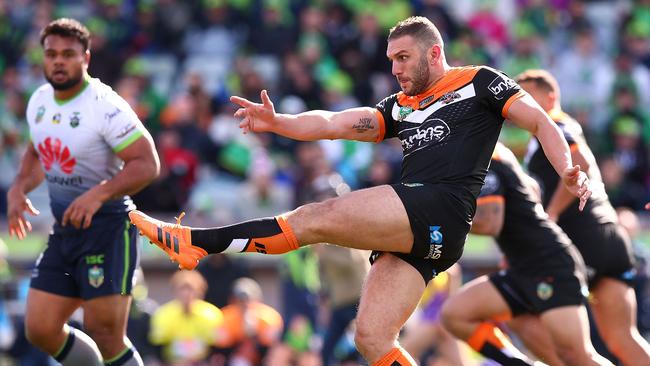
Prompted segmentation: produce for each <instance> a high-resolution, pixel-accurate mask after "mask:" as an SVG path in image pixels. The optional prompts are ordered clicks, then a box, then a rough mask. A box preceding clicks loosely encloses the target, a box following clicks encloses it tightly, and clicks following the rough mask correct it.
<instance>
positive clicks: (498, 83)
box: [488, 75, 517, 100]
mask: <svg viewBox="0 0 650 366" xmlns="http://www.w3.org/2000/svg"><path fill="white" fill-rule="evenodd" d="M516 86H517V83H516V82H515V81H514V80H512V79H510V78H508V77H505V76H501V75H499V76H497V77H496V78H494V80H492V82H491V83H490V85H488V89H489V90H490V92H492V94H494V98H495V99H497V100H501V99H503V98H504V97H505V94H506V92H507V91H508V90H510V89H512V88H514V87H516Z"/></svg>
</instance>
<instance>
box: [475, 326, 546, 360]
mask: <svg viewBox="0 0 650 366" xmlns="http://www.w3.org/2000/svg"><path fill="white" fill-rule="evenodd" d="M467 344H469V346H470V347H472V349H474V350H475V351H476V352H478V353H480V354H482V355H483V356H485V357H487V358H490V359H492V360H494V361H497V362H498V363H500V364H502V365H503V366H523V365H532V364H533V362H532V361H531V360H530V359H528V357H526V356H525V355H524V354H523V353H521V352H519V350H518V349H516V348H515V346H513V345H512V343H510V341H509V340H508V338H507V337H506V336H505V334H503V333H502V332H501V330H500V329H499V328H497V327H496V326H494V324H492V323H481V325H479V326H478V328H476V330H475V331H474V334H472V336H471V337H469V339H468V340H467Z"/></svg>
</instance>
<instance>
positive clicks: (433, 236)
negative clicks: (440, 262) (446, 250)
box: [425, 226, 443, 259]
mask: <svg viewBox="0 0 650 366" xmlns="http://www.w3.org/2000/svg"><path fill="white" fill-rule="evenodd" d="M442 237H443V235H442V233H441V232H440V226H429V240H430V244H429V254H428V255H427V256H426V257H425V258H430V259H440V256H441V255H442Z"/></svg>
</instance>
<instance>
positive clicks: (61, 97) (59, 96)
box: [54, 73, 90, 102]
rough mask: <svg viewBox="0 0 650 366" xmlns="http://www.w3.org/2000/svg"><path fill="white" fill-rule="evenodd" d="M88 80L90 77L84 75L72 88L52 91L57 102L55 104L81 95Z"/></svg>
mask: <svg viewBox="0 0 650 366" xmlns="http://www.w3.org/2000/svg"><path fill="white" fill-rule="evenodd" d="M89 79H90V76H88V74H86V73H84V76H83V77H82V78H81V80H79V82H78V83H77V84H75V85H74V86H72V87H70V88H68V89H65V90H56V89H55V90H54V99H56V100H57V102H67V101H68V100H70V99H72V98H74V97H76V96H77V95H79V93H81V92H82V91H83V90H84V89H85V88H86V85H88V80H89Z"/></svg>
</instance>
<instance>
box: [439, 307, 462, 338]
mask: <svg viewBox="0 0 650 366" xmlns="http://www.w3.org/2000/svg"><path fill="white" fill-rule="evenodd" d="M448 305H449V302H445V304H444V305H443V306H442V309H441V310H440V322H441V323H442V326H443V327H444V328H445V329H446V330H447V331H448V332H450V333H451V334H454V335H456V334H457V333H458V332H457V331H456V329H457V326H456V324H457V323H458V322H459V321H460V320H459V315H460V313H459V312H457V311H456V310H455V308H454V307H453V306H448Z"/></svg>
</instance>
